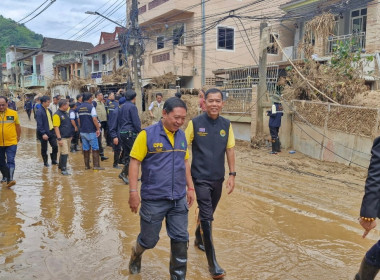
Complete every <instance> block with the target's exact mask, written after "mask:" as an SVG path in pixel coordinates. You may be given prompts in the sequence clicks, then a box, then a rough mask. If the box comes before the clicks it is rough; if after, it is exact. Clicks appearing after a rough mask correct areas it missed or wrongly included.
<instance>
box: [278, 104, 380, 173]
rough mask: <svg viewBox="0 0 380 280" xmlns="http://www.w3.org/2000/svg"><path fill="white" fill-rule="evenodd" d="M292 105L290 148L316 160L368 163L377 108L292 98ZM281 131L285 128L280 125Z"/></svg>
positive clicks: (376, 130)
mask: <svg viewBox="0 0 380 280" xmlns="http://www.w3.org/2000/svg"><path fill="white" fill-rule="evenodd" d="M294 104H297V105H294ZM293 108H294V114H293V116H292V118H289V119H291V122H290V123H291V126H292V127H291V140H292V148H293V149H294V150H296V151H298V152H301V153H303V154H306V155H308V156H310V157H312V158H316V159H319V160H325V161H331V162H339V163H343V164H346V165H352V166H361V167H364V168H366V167H367V166H368V164H369V160H370V157H371V147H372V142H373V139H374V138H375V137H377V136H378V135H379V119H380V110H378V109H376V108H364V107H354V106H341V105H332V104H323V103H315V102H300V101H293ZM311 109H314V110H311ZM300 115H302V116H300ZM288 116H290V115H288ZM313 122H314V124H313ZM285 124H289V120H286V121H285ZM281 130H282V133H285V131H286V130H285V129H284V127H283V126H282V127H281ZM281 142H282V141H281Z"/></svg>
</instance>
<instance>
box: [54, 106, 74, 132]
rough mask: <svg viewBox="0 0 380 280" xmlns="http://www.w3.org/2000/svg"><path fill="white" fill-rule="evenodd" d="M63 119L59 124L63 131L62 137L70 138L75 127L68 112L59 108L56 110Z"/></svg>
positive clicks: (60, 130) (60, 129)
mask: <svg viewBox="0 0 380 280" xmlns="http://www.w3.org/2000/svg"><path fill="white" fill-rule="evenodd" d="M55 114H56V115H58V116H59V118H60V120H61V125H60V126H59V132H60V133H61V138H70V137H72V136H73V134H74V127H73V125H72V124H71V120H70V116H69V114H68V113H67V112H63V111H61V110H59V109H58V110H57V112H55Z"/></svg>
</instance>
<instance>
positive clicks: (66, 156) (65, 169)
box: [60, 155, 71, 175]
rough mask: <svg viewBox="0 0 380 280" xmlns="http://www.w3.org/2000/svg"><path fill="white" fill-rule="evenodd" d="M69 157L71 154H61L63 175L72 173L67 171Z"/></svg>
mask: <svg viewBox="0 0 380 280" xmlns="http://www.w3.org/2000/svg"><path fill="white" fill-rule="evenodd" d="M68 157H69V155H61V157H60V163H61V174H62V175H71V174H70V173H69V172H67V158H68Z"/></svg>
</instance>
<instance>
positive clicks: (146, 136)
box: [124, 97, 195, 280]
mask: <svg viewBox="0 0 380 280" xmlns="http://www.w3.org/2000/svg"><path fill="white" fill-rule="evenodd" d="M124 106H125V105H124ZM186 113H187V108H186V104H185V103H184V102H183V101H182V100H180V99H178V98H177V97H172V98H169V99H168V100H167V101H166V103H165V105H164V108H163V118H162V120H161V121H159V122H158V123H156V124H154V125H151V126H149V127H147V128H145V130H143V131H142V132H141V133H140V134H139V135H138V137H137V139H136V141H135V143H134V145H133V148H132V151H131V163H130V167H129V174H130V188H129V206H130V208H131V211H132V212H133V213H137V210H138V207H139V205H140V197H139V195H138V189H137V186H138V184H137V181H138V174H139V169H140V166H141V190H140V195H141V209H140V228H141V230H140V234H139V235H138V237H137V241H136V245H135V246H134V247H133V248H132V255H131V259H130V262H129V271H130V273H131V274H137V273H139V272H140V269H141V258H142V254H143V252H144V251H145V250H146V249H152V248H154V247H155V246H156V244H157V242H158V240H159V234H160V230H161V226H162V221H163V220H164V218H165V222H166V230H167V233H168V235H169V237H170V248H171V253H170V268H169V271H170V279H177V280H184V279H185V278H186V269H187V244H188V240H189V233H188V231H187V226H188V211H189V210H188V209H189V207H191V205H192V204H193V202H194V199H195V195H194V188H193V182H192V181H191V176H190V165H189V163H188V158H189V153H188V149H187V143H186V137H185V134H184V132H183V131H182V130H180V129H179V128H180V127H181V126H182V125H183V123H184V122H185V117H186ZM186 186H187V191H186Z"/></svg>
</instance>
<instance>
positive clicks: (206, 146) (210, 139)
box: [186, 88, 236, 279]
mask: <svg viewBox="0 0 380 280" xmlns="http://www.w3.org/2000/svg"><path fill="white" fill-rule="evenodd" d="M205 105H206V112H205V113H203V114H201V115H199V116H198V117H196V118H194V119H193V120H192V121H190V122H189V124H188V126H187V128H186V138H187V141H188V144H189V145H190V144H192V152H193V160H192V163H191V176H192V178H193V182H194V186H195V193H196V195H197V202H198V207H199V217H198V220H200V223H199V224H198V226H197V229H196V231H195V238H196V239H195V245H196V246H198V248H199V249H201V250H204V251H205V252H206V256H207V261H208V267H209V272H210V274H211V276H212V278H214V279H219V278H222V277H224V275H225V274H226V272H225V271H224V270H223V269H222V268H221V267H220V266H219V264H218V262H217V261H216V257H215V250H214V244H213V241H212V221H213V220H214V216H213V214H214V212H215V209H216V206H217V205H218V202H219V199H220V197H221V195H222V187H223V181H224V175H225V167H224V160H225V155H227V162H228V166H229V170H230V172H229V177H228V180H227V190H228V194H230V193H231V192H232V191H233V190H234V186H235V176H236V172H235V151H234V146H235V138H234V134H233V131H232V127H231V123H230V121H229V120H227V119H225V118H223V117H221V116H220V115H219V114H220V112H221V111H222V108H223V94H222V92H221V91H220V90H219V89H216V88H212V89H209V90H208V91H206V93H205ZM201 229H202V230H201Z"/></svg>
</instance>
